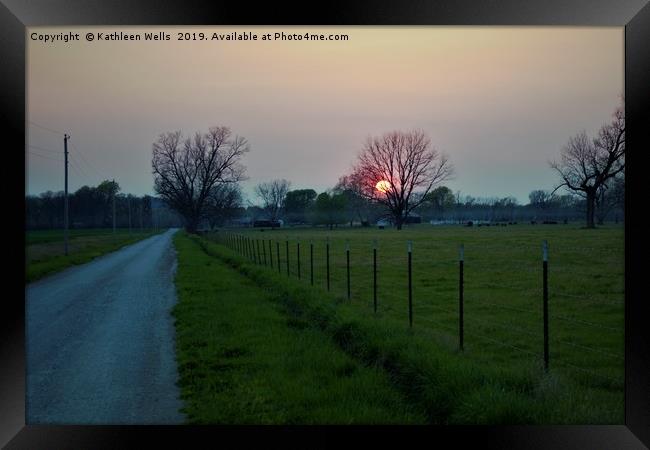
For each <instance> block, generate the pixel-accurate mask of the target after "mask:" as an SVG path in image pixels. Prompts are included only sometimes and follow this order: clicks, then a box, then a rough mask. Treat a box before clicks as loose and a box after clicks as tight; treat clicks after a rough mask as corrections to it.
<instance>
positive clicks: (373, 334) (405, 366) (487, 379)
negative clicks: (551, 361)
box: [195, 238, 623, 424]
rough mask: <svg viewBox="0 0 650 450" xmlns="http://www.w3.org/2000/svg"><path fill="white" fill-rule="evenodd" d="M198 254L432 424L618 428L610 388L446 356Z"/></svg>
mask: <svg viewBox="0 0 650 450" xmlns="http://www.w3.org/2000/svg"><path fill="white" fill-rule="evenodd" d="M195 239H196V240H197V242H198V243H199V244H200V245H201V246H202V248H203V249H204V251H205V252H207V253H208V254H210V255H212V256H214V257H216V258H217V259H219V260H221V261H224V262H226V263H227V264H228V265H229V266H230V267H232V268H235V269H237V270H238V271H239V272H240V273H242V274H244V275H245V276H246V277H248V278H250V279H251V280H253V281H254V282H255V283H256V284H257V285H258V286H260V287H262V288H263V289H264V290H265V291H266V292H267V293H268V295H269V297H270V298H271V299H272V300H273V301H275V302H276V303H278V304H281V305H283V307H284V310H285V313H286V314H287V315H288V317H291V318H293V320H301V321H304V322H306V323H308V324H311V325H314V326H317V327H318V328H319V329H320V330H321V331H322V332H323V333H324V334H326V335H328V336H329V337H330V338H331V340H332V342H335V343H336V344H337V345H338V347H339V348H341V349H342V350H343V351H345V352H346V353H347V354H348V355H350V356H351V357H353V358H354V359H356V360H358V361H361V362H363V363H364V364H366V365H369V366H375V367H378V368H381V369H383V370H384V371H385V372H386V373H387V374H388V375H389V378H390V379H391V382H392V383H393V385H394V386H395V387H396V388H397V389H398V390H400V391H401V392H402V395H403V396H404V397H405V398H406V399H407V401H408V403H410V404H411V405H413V406H414V407H416V408H418V409H421V410H423V411H425V414H426V417H427V421H428V422H430V423H438V424H520V423H522V424H602V423H622V420H623V415H622V414H623V413H622V406H623V401H622V400H623V397H622V391H621V387H620V386H618V385H617V384H616V383H613V384H612V383H607V382H602V380H597V379H582V378H574V377H569V376H566V375H565V374H563V373H562V372H558V371H555V370H553V369H552V370H551V371H550V372H549V373H544V371H543V370H541V367H540V361H533V360H528V362H527V361H522V362H520V363H518V364H508V363H507V362H503V361H500V360H499V355H498V354H495V355H494V356H495V357H494V360H495V361H494V362H493V363H486V362H485V359H482V358H480V357H478V358H477V357H476V356H477V355H475V354H471V353H469V354H468V353H467V352H466V353H459V352H458V351H455V350H450V346H449V342H446V340H448V337H445V336H439V337H437V338H435V337H433V336H432V335H431V333H430V332H429V330H427V329H425V328H423V327H419V328H417V327H416V328H414V329H412V330H409V329H408V328H407V327H406V326H405V324H404V321H403V319H397V318H395V317H394V316H393V315H392V314H382V313H381V312H380V313H378V315H377V316H374V315H373V314H372V312H371V310H370V311H369V310H368V307H367V305H365V304H362V303H350V302H347V301H345V300H344V299H342V298H341V296H334V295H329V294H327V293H326V292H324V290H323V289H320V288H309V286H308V285H305V283H304V282H303V283H299V282H297V281H295V280H294V279H288V278H287V277H286V274H283V275H279V274H278V273H277V272H275V271H271V270H269V269H268V268H264V267H261V266H256V265H254V264H253V263H251V262H250V261H246V260H244V259H243V258H241V257H240V256H238V255H237V254H235V253H234V252H232V251H230V250H229V249H227V248H225V247H223V246H221V245H218V244H216V243H213V242H209V241H207V240H206V239H200V238H195Z"/></svg>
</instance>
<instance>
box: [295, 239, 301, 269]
mask: <svg viewBox="0 0 650 450" xmlns="http://www.w3.org/2000/svg"><path fill="white" fill-rule="evenodd" d="M296 256H297V261H298V279H300V239H298V240H297V242H296Z"/></svg>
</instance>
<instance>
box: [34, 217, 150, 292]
mask: <svg viewBox="0 0 650 450" xmlns="http://www.w3.org/2000/svg"><path fill="white" fill-rule="evenodd" d="M154 234H156V232H153V231H151V230H145V231H144V232H139V231H138V232H133V233H128V231H125V230H119V231H118V233H116V234H115V235H113V232H112V230H110V231H109V230H74V231H72V232H71V233H70V238H69V241H68V255H67V256H66V255H65V254H64V247H63V232H62V231H60V230H55V231H51V230H48V231H29V232H27V233H26V249H25V256H26V263H27V267H26V273H25V282H26V283H31V282H33V281H36V280H38V279H40V278H43V277H44V276H46V275H50V274H53V273H56V272H59V271H61V270H63V269H67V268H68V267H71V266H74V265H79V264H84V263H87V262H88V261H91V260H92V259H94V258H97V257H98V256H101V255H104V254H106V253H110V252H113V251H115V250H118V249H120V248H122V247H124V246H126V245H129V244H133V243H135V242H138V241H140V240H142V239H146V238H148V237H150V236H153V235H154Z"/></svg>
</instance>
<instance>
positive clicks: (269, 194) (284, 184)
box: [255, 179, 291, 221]
mask: <svg viewBox="0 0 650 450" xmlns="http://www.w3.org/2000/svg"><path fill="white" fill-rule="evenodd" d="M290 186H291V183H290V182H289V181H287V180H284V179H282V180H273V181H269V182H267V183H260V184H258V185H257V186H255V193H256V194H257V195H258V196H259V197H260V198H261V199H262V204H263V208H264V210H265V211H266V213H267V214H268V215H269V220H272V221H276V220H278V219H279V218H280V213H281V212H282V209H283V208H284V200H285V198H286V196H287V192H289V187H290Z"/></svg>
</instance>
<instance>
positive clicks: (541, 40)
mask: <svg viewBox="0 0 650 450" xmlns="http://www.w3.org/2000/svg"><path fill="white" fill-rule="evenodd" d="M163 30H164V31H166V32H168V33H170V34H172V40H170V41H165V42H150V41H139V42H133V41H128V42H126V41H114V42H98V41H93V42H87V41H86V40H85V39H84V35H85V34H86V32H95V33H96V32H112V31H125V32H129V33H138V32H140V33H142V32H144V31H163ZM68 31H73V32H78V33H80V35H81V37H82V40H81V41H79V42H68V43H54V44H52V43H43V42H40V41H31V40H30V39H29V37H30V34H31V33H32V32H38V33H60V32H68ZM178 31H188V32H204V33H206V34H207V35H211V34H212V33H213V32H215V31H217V32H219V33H224V32H232V31H238V32H244V31H251V32H253V33H257V34H258V35H261V34H264V33H268V32H271V33H273V32H275V31H284V32H285V33H305V32H309V33H325V34H331V33H345V34H348V35H349V40H348V41H338V42H332V41H325V42H314V41H309V42H306V41H302V42H295V41H290V42H286V41H285V42H278V41H271V42H261V41H257V42H251V41H245V42H232V41H231V42H224V41H189V42H187V41H176V40H175V35H176V33H177V32H178ZM27 33H28V50H27V61H28V67H27V71H28V75H27V83H28V102H27V103H28V105H27V106H28V117H27V119H28V120H29V121H32V122H33V123H36V124H39V125H41V126H45V127H47V128H51V129H53V130H57V131H62V132H67V133H69V134H70V135H71V136H72V139H71V142H72V143H73V144H74V146H73V147H71V148H70V151H71V155H72V160H73V161H72V166H73V167H71V172H70V190H71V191H74V190H76V189H78V188H79V187H80V186H82V185H83V184H93V185H96V184H97V183H99V181H101V179H112V178H115V180H116V181H117V182H118V183H120V185H121V186H122V188H123V191H125V192H131V193H134V194H138V195H141V194H145V193H149V194H152V193H153V179H152V175H151V144H152V142H153V141H154V140H155V139H156V137H157V135H158V134H159V133H161V132H165V131H172V130H176V129H181V130H182V131H183V132H184V133H185V134H191V133H194V132H195V131H197V130H206V129H207V128H208V127H210V126H213V125H228V126H230V127H231V128H232V129H233V131H234V132H235V133H237V134H240V135H242V136H245V137H246V138H248V139H249V141H250V143H251V152H250V153H249V154H247V156H246V157H245V160H244V161H243V162H244V164H245V165H246V166H247V168H248V170H247V175H248V176H249V178H250V179H249V181H247V182H246V183H244V189H245V192H247V193H250V194H252V186H253V185H254V184H256V183H258V182H260V181H268V180H271V179H274V178H286V179H288V180H290V181H291V182H292V187H293V188H296V189H298V188H314V189H316V190H317V191H318V192H321V191H323V190H325V189H328V188H331V187H333V185H334V184H335V183H336V181H337V179H338V177H339V176H340V175H342V174H344V173H345V172H346V170H347V169H348V168H349V167H350V165H351V164H352V163H353V162H354V160H355V156H356V153H357V152H358V151H359V149H360V148H361V145H362V144H363V142H364V140H365V138H366V137H367V136H368V135H374V134H381V133H383V132H386V131H391V130H394V129H410V128H421V129H423V130H424V131H425V132H427V133H428V134H429V136H430V137H431V140H432V142H433V143H434V145H435V146H436V147H437V148H438V149H439V150H441V151H443V152H445V153H447V154H448V155H449V156H450V158H451V161H452V163H453V164H454V166H455V167H456V174H457V175H456V177H455V179H454V180H453V181H450V182H448V183H446V184H447V185H448V186H449V187H450V188H452V189H453V190H454V191H457V190H460V191H461V193H462V194H463V195H465V194H467V195H473V196H476V197H478V196H499V197H503V196H506V195H514V196H515V197H517V199H518V200H519V201H520V202H527V200H528V193H529V192H530V191H531V190H534V189H552V188H553V187H554V183H555V182H556V181H557V177H556V175H555V174H554V173H553V171H552V170H551V169H550V168H549V167H548V163H547V162H548V161H549V160H551V159H553V158H556V157H557V155H558V154H559V151H560V149H561V147H562V146H563V145H564V144H565V143H566V141H567V140H568V138H569V137H570V136H572V135H574V134H576V133H578V132H579V131H581V130H583V129H584V130H586V131H587V132H588V133H591V134H593V133H595V132H596V131H597V130H598V128H599V127H600V126H601V125H602V124H603V123H605V122H608V121H609V120H610V115H611V113H612V112H613V111H614V109H615V108H616V107H617V105H618V104H619V103H620V96H621V95H622V94H623V92H624V86H623V79H624V78H623V75H624V72H623V55H624V53H623V49H624V47H623V38H624V33H623V28H622V27H608V28H592V27H581V28H577V27H470V28H466V27H308V28H306V27H273V28H270V27H207V28H206V27H173V28H169V27H168V28H164V27H114V28H108V27H83V28H81V27H57V28H51V27H49V28H45V27H34V28H29V29H28V32H27ZM28 140H29V145H31V146H32V147H30V148H29V152H31V153H29V154H28V155H26V156H28V160H27V163H28V173H27V186H26V189H27V192H28V193H30V194H38V193H40V192H43V191H45V190H62V189H63V164H62V163H61V162H59V161H56V159H62V156H61V154H60V153H62V147H63V137H62V136H61V135H58V134H56V133H54V132H52V131H47V130H44V129H42V128H38V127H34V126H32V127H30V130H29V135H28ZM36 147H39V148H40V150H39V149H38V148H36ZM56 151H60V153H56ZM37 155H40V156H37ZM48 156H49V158H47V157H48ZM250 199H251V200H253V201H255V200H256V199H254V198H253V196H252V195H250Z"/></svg>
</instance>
